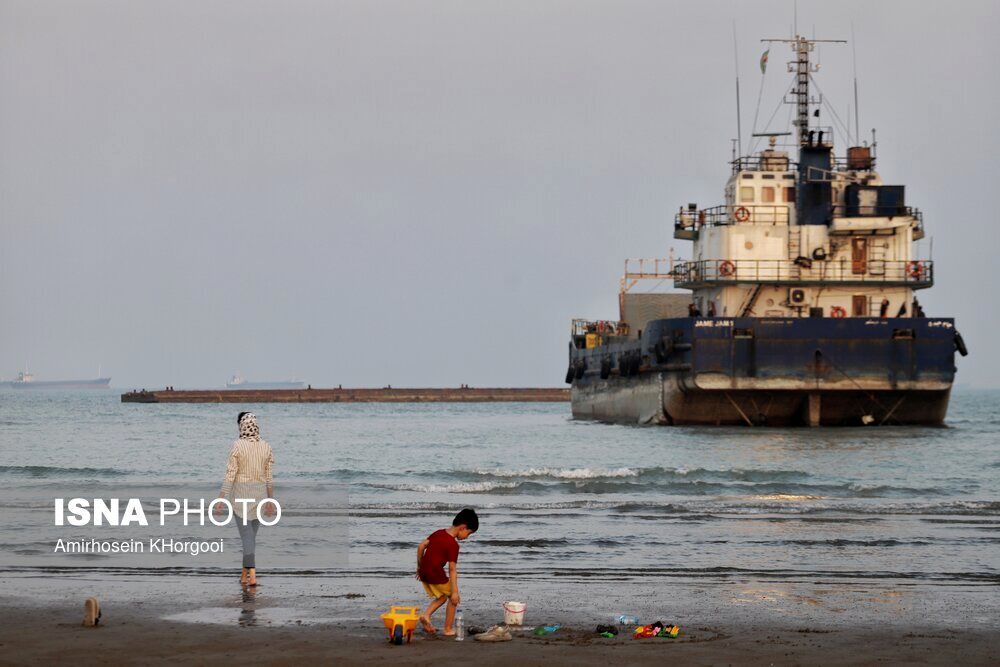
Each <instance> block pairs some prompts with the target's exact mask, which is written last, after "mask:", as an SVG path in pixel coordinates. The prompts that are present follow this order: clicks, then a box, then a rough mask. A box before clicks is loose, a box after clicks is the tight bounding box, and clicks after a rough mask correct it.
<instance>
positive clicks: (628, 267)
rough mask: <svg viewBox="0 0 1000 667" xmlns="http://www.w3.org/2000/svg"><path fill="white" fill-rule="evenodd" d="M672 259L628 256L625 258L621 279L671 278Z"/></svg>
mask: <svg viewBox="0 0 1000 667" xmlns="http://www.w3.org/2000/svg"><path fill="white" fill-rule="evenodd" d="M673 270H674V260H672V259H670V258H668V257H653V258H629V259H626V260H625V273H623V274H622V280H649V279H653V280H658V279H661V278H673V276H674V274H673Z"/></svg>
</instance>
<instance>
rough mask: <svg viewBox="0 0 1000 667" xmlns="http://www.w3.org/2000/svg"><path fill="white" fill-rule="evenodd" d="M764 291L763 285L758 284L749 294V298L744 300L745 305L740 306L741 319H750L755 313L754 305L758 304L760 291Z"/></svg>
mask: <svg viewBox="0 0 1000 667" xmlns="http://www.w3.org/2000/svg"><path fill="white" fill-rule="evenodd" d="M762 289H764V285H763V283H757V284H756V285H754V286H753V289H751V290H750V291H749V292H748V293H747V298H746V299H744V301H743V305H741V306H740V317H749V316H750V313H752V312H753V307H754V304H755V303H757V297H758V296H760V291H761V290H762Z"/></svg>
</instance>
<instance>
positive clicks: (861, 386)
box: [567, 318, 958, 425]
mask: <svg viewBox="0 0 1000 667" xmlns="http://www.w3.org/2000/svg"><path fill="white" fill-rule="evenodd" d="M957 345H958V343H957V339H956V331H955V326H954V320H952V319H948V318H886V319H878V318H843V319H831V318H675V319H662V320H653V321H650V322H648V323H647V325H646V327H645V328H644V330H643V331H642V332H641V336H640V338H639V339H638V340H632V341H627V342H621V343H611V344H608V345H603V346H600V347H595V348H592V349H577V348H576V347H573V346H571V348H570V371H569V375H568V377H567V379H572V391H571V395H572V405H573V414H574V416H575V417H577V418H584V419H599V420H603V421H612V422H629V423H652V424H747V425H762V424H769V425H794V424H811V425H820V424H822V425H861V424H941V423H942V422H943V421H944V418H945V415H946V413H947V409H948V400H949V396H950V391H951V385H952V382H953V380H954V377H955V350H956V346H957ZM569 376H572V378H570V377H569Z"/></svg>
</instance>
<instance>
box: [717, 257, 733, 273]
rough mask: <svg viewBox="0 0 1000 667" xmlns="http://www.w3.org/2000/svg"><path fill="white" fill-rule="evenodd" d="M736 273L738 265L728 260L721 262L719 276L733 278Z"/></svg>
mask: <svg viewBox="0 0 1000 667" xmlns="http://www.w3.org/2000/svg"><path fill="white" fill-rule="evenodd" d="M734 273H736V265H735V264H733V263H732V262H730V261H729V260H728V259H726V260H723V261H721V262H719V275H720V276H726V277H728V276H731V275H733V274H734Z"/></svg>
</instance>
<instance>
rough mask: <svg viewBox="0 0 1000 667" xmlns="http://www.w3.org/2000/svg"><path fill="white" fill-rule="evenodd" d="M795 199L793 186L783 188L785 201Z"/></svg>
mask: <svg viewBox="0 0 1000 667" xmlns="http://www.w3.org/2000/svg"><path fill="white" fill-rule="evenodd" d="M794 201H795V188H785V202H786V203H788V202H794Z"/></svg>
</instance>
